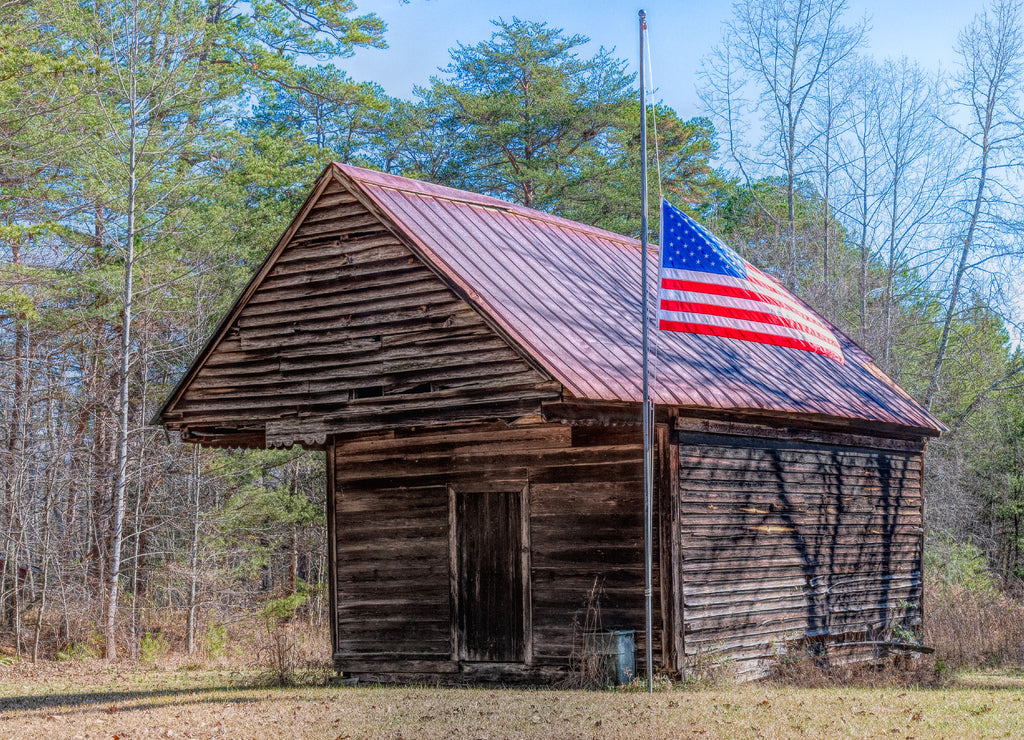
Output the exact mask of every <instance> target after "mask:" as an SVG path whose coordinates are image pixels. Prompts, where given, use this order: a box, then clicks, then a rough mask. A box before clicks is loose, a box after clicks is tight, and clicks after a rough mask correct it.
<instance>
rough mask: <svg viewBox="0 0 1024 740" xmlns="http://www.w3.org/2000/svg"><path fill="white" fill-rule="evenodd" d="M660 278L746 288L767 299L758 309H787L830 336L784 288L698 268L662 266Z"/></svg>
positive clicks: (768, 280)
mask: <svg viewBox="0 0 1024 740" xmlns="http://www.w3.org/2000/svg"><path fill="white" fill-rule="evenodd" d="M750 269H751V270H755V271H757V272H758V275H759V276H760V277H764V273H761V272H760V271H759V270H757V269H756V268H754V267H750ZM661 279H662V280H665V279H669V280H685V281H688V282H695V283H710V284H712V285H721V286H723V287H727V288H735V289H737V290H746V291H750V292H752V293H757V294H758V295H762V296H764V297H765V298H766V299H767V300H768V301H769V302H768V303H761V304H760V305H761V309H760V310H762V311H765V312H775V311H782V310H788V311H790V312H792V313H793V314H795V315H797V316H800V317H801V321H802V323H805V324H810V325H811V326H814V327H815V328H817V329H820V330H821V332H822V333H823V334H825V335H826V336H832V331H831V330H830V329H829V328H828V327H826V326H825V325H824V324H822V323H821V320H820V319H818V318H817V317H816V316H814V315H813V314H811V313H810V312H809V311H808V310H807V309H806V308H804V306H802V305H801V304H800V303H798V302H797V301H795V300H794V299H793V298H791V297H790V295H789V294H788V293H787V292H786V291H784V290H781V289H774V288H769V287H765V286H762V285H758V284H757V283H753V282H751V281H749V280H746V279H744V278H738V277H733V276H732V275H720V274H718V273H712V272H701V271H698V270H678V269H673V268H671V267H663V268H662V269H661ZM764 279H765V282H767V283H769V284H770V283H771V280H770V279H769V278H767V277H764ZM662 290H665V289H662ZM693 295H701V296H704V295H709V294H707V293H697V292H696V291H693ZM775 301H777V302H778V303H782V304H784V305H783V306H778V305H777V304H776V303H775ZM780 315H781V314H780ZM836 346H839V345H838V342H837V343H836Z"/></svg>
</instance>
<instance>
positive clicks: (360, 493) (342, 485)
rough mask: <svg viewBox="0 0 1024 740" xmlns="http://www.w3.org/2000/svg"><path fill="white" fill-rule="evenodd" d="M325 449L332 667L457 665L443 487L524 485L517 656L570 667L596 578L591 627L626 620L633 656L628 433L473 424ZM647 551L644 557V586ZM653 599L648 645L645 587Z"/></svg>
mask: <svg viewBox="0 0 1024 740" xmlns="http://www.w3.org/2000/svg"><path fill="white" fill-rule="evenodd" d="M334 455H335V457H334V465H335V469H334V485H335V488H336V490H335V493H334V496H335V512H336V518H335V521H334V531H335V537H336V542H337V549H338V559H337V564H336V567H337V573H336V578H337V605H338V606H337V610H338V623H337V634H338V648H339V649H338V653H337V654H336V656H335V660H336V663H337V665H338V666H339V668H341V669H342V670H350V671H354V672H369V673H371V674H373V673H403V672H425V673H438V672H444V671H452V670H457V668H456V667H454V663H453V659H457V658H458V656H457V655H456V653H457V647H458V646H457V643H458V638H457V636H456V634H455V631H456V629H457V627H456V625H457V624H458V620H454V619H451V611H450V609H451V600H452V595H451V591H452V589H451V566H450V565H449V562H450V549H449V548H450V547H451V544H450V543H451V541H452V538H451V537H450V536H449V534H450V529H449V510H448V504H446V502H447V501H448V500H449V499H448V497H447V495H446V493H445V491H446V490H452V491H456V492H459V491H463V492H481V491H487V490H494V491H510V490H521V489H522V488H525V489H526V490H527V497H526V502H527V505H526V508H527V510H528V516H527V517H526V520H527V522H528V531H527V532H525V533H524V535H525V537H524V544H526V543H528V547H529V562H530V565H529V577H528V583H527V584H526V587H527V591H528V593H529V599H528V602H527V604H528V607H529V608H528V613H527V614H525V615H524V621H525V624H526V630H527V634H526V643H525V646H524V651H525V663H526V664H527V665H529V666H551V667H560V668H564V667H567V666H568V663H569V658H570V655H571V653H572V651H573V647H574V640H575V641H576V644H578V641H579V639H580V638H579V635H578V634H576V632H575V631H574V624H575V623H576V622H579V623H582V622H583V619H584V616H585V612H584V610H585V608H586V605H587V601H588V597H589V595H590V593H591V590H592V589H593V588H594V586H595V583H596V585H597V587H598V590H599V593H600V597H599V601H598V604H597V605H598V606H599V608H600V615H601V623H602V626H603V627H604V628H606V629H633V630H637V658H638V665H639V666H642V665H643V661H642V658H643V652H644V636H643V625H644V595H643V594H644V572H643V562H644V559H643V487H642V475H643V470H642V444H641V440H640V435H639V433H638V432H636V431H618V430H609V429H600V428H588V427H569V426H565V425H560V424H543V423H535V424H528V425H512V426H507V425H505V424H503V423H492V424H474V425H461V426H459V427H455V428H449V429H441V430H418V431H410V430H395V431H391V432H384V433H382V434H378V435H375V436H374V437H372V438H365V437H364V438H358V439H352V440H345V439H343V438H338V439H337V440H336V442H335V446H334ZM452 500H455V497H452ZM657 563H658V561H657V556H656V559H655V586H656V587H657V580H658V567H657ZM654 599H655V600H654V603H655V609H656V613H655V619H656V629H655V635H654V647H655V650H656V653H655V654H656V656H657V655H659V653H658V652H657V651H659V650H660V645H661V630H660V615H659V613H658V612H657V609H658V604H659V596H658V594H657V592H656V593H655V597H654ZM427 646H429V648H428V647H427ZM445 661H447V663H448V665H447V666H446V665H443V664H442V663H444V662H445Z"/></svg>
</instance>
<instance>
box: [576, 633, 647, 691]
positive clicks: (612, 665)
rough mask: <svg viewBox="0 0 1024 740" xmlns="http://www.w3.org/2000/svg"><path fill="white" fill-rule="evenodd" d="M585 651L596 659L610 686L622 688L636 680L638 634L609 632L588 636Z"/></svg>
mask: <svg viewBox="0 0 1024 740" xmlns="http://www.w3.org/2000/svg"><path fill="white" fill-rule="evenodd" d="M587 642H588V643H589V644H588V645H586V646H585V651H586V652H587V653H588V654H590V655H593V656H594V658H596V660H597V662H598V664H599V665H600V666H601V668H602V673H603V675H604V677H605V680H606V681H607V682H608V683H609V684H613V685H616V686H622V685H624V684H627V683H629V682H630V681H632V680H633V679H634V678H636V632H635V631H634V630H608V631H607V632H591V633H590V634H588V635H587Z"/></svg>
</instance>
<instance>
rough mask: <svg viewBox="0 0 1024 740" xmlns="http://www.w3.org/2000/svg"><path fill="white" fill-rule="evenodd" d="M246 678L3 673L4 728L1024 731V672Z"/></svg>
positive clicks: (723, 734) (165, 732) (40, 670)
mask: <svg viewBox="0 0 1024 740" xmlns="http://www.w3.org/2000/svg"><path fill="white" fill-rule="evenodd" d="M251 678H252V674H250V673H234V672H230V671H182V670H175V671H167V670H149V671H144V670H140V669H139V668H137V667H135V668H132V667H130V666H127V665H124V664H120V665H115V666H113V667H110V666H107V665H106V664H104V663H102V662H100V661H77V662H73V663H72V662H69V663H45V664H39V665H37V666H32V665H25V664H19V665H15V666H8V667H4V668H2V669H0V735H2V736H4V737H17V738H81V739H83V740H85V739H86V738H88V739H89V740H93V739H98V738H103V739H104V740H111V739H112V738H115V737H116V738H120V740H128V739H129V738H132V739H135V738H202V739H204V740H205V739H206V738H228V737H230V738H285V737H287V738H328V740H334V739H335V738H452V737H458V738H485V737H486V738H527V739H529V738H543V739H544V740H550V739H552V738H790V737H809V738H836V737H855V738H877V737H883V736H885V737H893V738H896V737H900V738H922V739H923V738H929V739H931V738H958V739H959V738H988V737H1022V736H1024V678H1020V677H1014V676H1010V675H1002V676H991V675H989V676H982V675H976V676H971V677H968V678H967V679H963V680H960V681H957V682H955V683H953V684H952V685H950V686H949V687H947V688H945V689H943V690H935V689H920V688H917V689H908V688H902V687H896V686H889V687H880V688H849V687H847V688H835V687H832V688H822V689H794V688H787V687H780V686H775V685H764V684H747V685H737V686H722V687H717V688H711V689H699V690H680V689H676V690H670V691H662V692H659V693H656V694H654V695H651V696H648V695H647V694H644V693H638V692H631V691H598V692H594V691H564V690H559V691H553V690H495V689H435V688H381V687H363V686H357V687H353V688H339V687H304V688H279V689H267V688H253V687H247V686H245V685H244V684H245V683H246V681H248V680H250V679H251Z"/></svg>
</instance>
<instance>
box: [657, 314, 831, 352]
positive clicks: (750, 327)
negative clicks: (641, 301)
mask: <svg viewBox="0 0 1024 740" xmlns="http://www.w3.org/2000/svg"><path fill="white" fill-rule="evenodd" d="M658 319H659V320H661V321H676V322H679V323H683V324H704V325H706V326H720V327H722V328H725V329H735V330H737V331H750V332H756V333H758V334H772V335H775V336H779V337H788V338H790V339H799V340H802V341H804V342H807V343H808V344H813V345H815V346H818V347H827V348H829V349H833V350H834V349H838V348H839V345H838V344H836V345H833V344H832V343H831V342H827V341H825V340H823V339H821V338H820V337H817V336H815V335H813V334H808V333H807V332H802V331H800V330H798V329H791V328H789V327H788V326H779V325H778V324H764V323H762V322H760V321H744V320H743V319H731V318H729V317H727V316H714V315H711V314H706V313H690V312H686V311H665V310H661V309H659V310H658Z"/></svg>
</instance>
